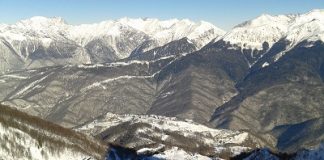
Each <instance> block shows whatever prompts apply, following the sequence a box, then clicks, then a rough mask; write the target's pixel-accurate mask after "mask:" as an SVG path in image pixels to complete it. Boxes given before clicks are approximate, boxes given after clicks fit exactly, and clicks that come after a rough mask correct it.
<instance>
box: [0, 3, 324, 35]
mask: <svg viewBox="0 0 324 160" xmlns="http://www.w3.org/2000/svg"><path fill="white" fill-rule="evenodd" d="M312 9H324V0H0V23H15V22H16V21H18V20H21V19H26V18H30V17H32V16H46V17H54V16H58V17H63V18H64V19H65V20H66V21H67V22H68V23H69V24H81V23H93V22H99V21H102V20H108V19H118V18H122V17H130V18H140V17H142V18H144V17H151V18H159V19H170V18H178V19H182V18H188V19H191V20H194V21H199V20H205V21H209V22H211V23H213V24H215V25H216V26H218V27H220V28H222V29H225V30H229V29H230V28H232V27H233V26H234V25H236V24H239V23H241V22H243V21H245V20H249V19H251V18H255V17H257V16H259V15H260V14H262V13H267V14H275V15H276V14H288V13H305V12H308V11H310V10H312Z"/></svg>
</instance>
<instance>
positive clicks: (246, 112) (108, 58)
mask: <svg viewBox="0 0 324 160" xmlns="http://www.w3.org/2000/svg"><path fill="white" fill-rule="evenodd" d="M0 40H1V41H0V72H2V74H1V75H0V90H1V92H0V102H1V104H2V105H6V106H11V107H14V108H16V109H18V110H20V111H23V112H26V113H28V114H31V115H34V116H37V117H40V118H42V119H45V120H47V121H51V122H54V123H56V124H59V125H61V126H64V127H68V128H72V129H74V130H75V131H77V132H82V133H84V134H87V135H88V136H90V137H91V136H94V137H97V138H98V139H100V140H101V141H103V142H105V143H107V144H113V145H114V146H115V145H116V146H122V147H127V148H128V149H133V150H135V153H136V154H141V153H143V152H141V151H143V150H145V148H146V150H145V153H147V152H148V153H149V155H153V154H158V153H160V154H162V153H163V152H164V153H165V154H166V153H171V152H172V153H173V152H174V151H175V150H176V151H179V152H182V151H184V152H193V153H197V154H199V156H205V158H208V157H214V158H215V157H221V158H222V157H223V158H229V157H230V156H237V155H239V154H233V153H234V151H233V152H226V154H229V155H230V156H228V155H227V156H224V154H221V153H220V152H216V151H218V150H217V147H215V146H213V145H216V144H218V143H217V142H216V141H219V136H216V135H214V133H215V132H217V133H218V132H219V130H222V131H223V133H224V134H223V136H225V135H229V136H230V137H232V138H233V137H235V135H236V134H244V133H246V134H247V135H248V136H246V137H248V138H246V141H244V143H240V145H239V147H240V148H241V149H242V148H244V147H245V149H246V150H240V151H239V152H243V151H251V150H253V149H256V148H261V147H267V148H269V149H271V150H272V151H273V152H287V153H294V152H296V151H299V150H301V149H303V148H306V149H312V148H314V147H316V146H319V145H320V144H321V143H323V140H324V125H323V122H324V121H323V115H324V109H323V106H324V84H323V82H324V11H323V10H312V11H310V12H308V13H304V14H291V15H277V16H272V15H265V14H264V15H261V16H259V17H257V18H255V19H253V20H249V21H246V22H243V23H241V24H239V25H237V26H235V27H234V28H233V29H231V30H230V31H228V32H225V31H223V30H221V29H219V28H218V27H215V26H214V25H212V24H211V23H208V22H204V21H201V22H192V21H190V20H187V19H184V20H177V19H171V20H164V21H160V20H158V19H129V18H122V19H119V20H114V21H104V22H100V23H97V24H84V25H77V26H76V25H69V24H67V23H66V22H65V21H64V20H63V19H62V18H45V17H33V18H31V19H27V20H22V21H19V22H17V23H16V24H12V25H7V24H1V25H0ZM149 115H151V116H152V115H158V116H156V117H155V118H154V117H150V116H149ZM168 117H176V120H175V119H172V118H168ZM164 123H167V124H164ZM167 125H170V126H173V125H174V126H175V127H174V128H172V127H171V129H170V128H168V127H166V126H167ZM182 125H183V126H189V127H188V128H190V127H197V126H199V127H198V128H199V130H201V131H199V132H198V131H197V130H190V131H188V130H186V129H183V128H182V127H183V126H182ZM204 127H206V128H208V131H206V132H204V129H205V128H204ZM124 128H130V129H132V130H127V129H124ZM202 128H204V129H202ZM206 130H207V129H206ZM161 132H162V133H161ZM207 133H208V134H207ZM195 134H196V135H200V137H197V136H196V137H195V138H194V136H193V135H195ZM165 137H169V138H170V139H171V140H170V143H167V142H168V141H166V139H165ZM225 137H226V136H225ZM251 139H253V140H254V141H251ZM172 141H174V142H172ZM187 141H191V142H192V144H190V145H187V144H186V143H184V142H187ZM201 141H203V142H201ZM221 141H222V143H220V144H221V146H218V149H219V148H223V149H224V150H226V151H228V150H231V147H232V148H233V146H232V145H233V143H229V142H227V141H228V139H226V140H224V139H223V140H221ZM134 144H137V145H134ZM207 144H208V145H207ZM234 144H237V143H234ZM195 145H196V146H197V147H192V146H195ZM185 146H186V147H185ZM198 146H204V147H206V146H207V149H206V148H205V150H206V151H209V150H210V148H214V150H212V151H211V152H202V151H199V147H198ZM211 146H213V147H211ZM175 147H177V148H178V149H177V148H175ZM235 147H237V146H234V148H235ZM148 148H149V149H148ZM115 149H116V148H115ZM224 153H225V152H224ZM265 153H266V154H267V153H268V151H267V150H259V151H256V152H255V155H254V156H263V155H262V154H265ZM115 154H116V155H117V152H114V153H112V155H113V156H116V155H115ZM259 154H260V155H259ZM268 155H269V154H268ZM159 156H160V157H161V155H159ZM251 156H252V155H251ZM162 157H163V156H162ZM193 159H194V158H193Z"/></svg>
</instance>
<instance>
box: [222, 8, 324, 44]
mask: <svg viewBox="0 0 324 160" xmlns="http://www.w3.org/2000/svg"><path fill="white" fill-rule="evenodd" d="M323 26H324V10H319V9H316V10H312V11H310V12H308V13H305V14H299V15H277V16H272V15H267V14H263V15H261V16H259V17H257V18H255V19H252V20H250V21H246V22H244V23H242V24H239V25H237V26H236V27H234V28H233V29H232V30H231V31H229V32H228V33H226V34H225V35H224V36H223V37H222V39H223V40H224V41H226V42H230V43H231V44H235V45H237V46H239V47H241V48H249V49H257V50H261V49H262V44H263V43H264V42H267V43H268V44H269V46H270V47H271V46H272V45H273V44H274V43H276V42H278V41H279V40H280V39H282V38H285V39H287V40H288V41H290V42H291V43H292V44H298V43H300V42H302V41H304V40H309V41H316V40H323V39H324V38H323V32H324V27H323Z"/></svg>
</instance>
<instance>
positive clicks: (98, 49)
mask: <svg viewBox="0 0 324 160" xmlns="http://www.w3.org/2000/svg"><path fill="white" fill-rule="evenodd" d="M224 33H225V32H224V31H222V30H221V29H219V28H217V27H215V26H214V25H212V24H210V23H208V22H204V21H201V22H193V21H190V20H188V19H183V20H178V19H171V20H163V21H160V20H158V19H129V18H122V19H119V20H110V21H103V22H100V23H96V24H83V25H69V24H67V23H66V22H65V21H64V20H63V19H62V18H46V17H32V18H30V19H26V20H22V21H19V22H17V23H16V24H13V25H6V24H2V25H0V50H1V51H2V55H1V56H0V62H1V66H0V70H1V71H2V72H4V71H7V70H16V69H25V68H35V67H42V66H50V65H59V64H63V65H64V64H80V63H98V62H111V61H115V60H118V59H122V58H126V57H128V56H129V55H130V54H131V52H132V51H133V50H135V49H136V48H137V47H139V46H141V45H142V44H143V43H148V42H151V43H152V45H150V46H147V47H145V49H144V48H143V51H145V50H149V49H153V48H155V47H159V46H163V45H165V44H166V43H169V42H171V41H174V40H179V39H182V38H185V37H187V38H188V39H190V40H191V41H192V42H193V43H194V44H195V46H196V47H197V48H201V47H202V46H204V45H205V44H207V43H208V42H209V41H210V40H212V39H214V38H219V37H220V36H222V35H223V34H224ZM12 64H15V65H12Z"/></svg>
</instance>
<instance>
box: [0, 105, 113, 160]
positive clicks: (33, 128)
mask: <svg viewBox="0 0 324 160" xmlns="http://www.w3.org/2000/svg"><path fill="white" fill-rule="evenodd" d="M0 110H1V112H0V122H1V123H0V144H1V147H0V159H3V160H18V159H21V160H23V159H33V160H43V159H48V160H50V159H53V160H54V159H75V160H83V159H98V160H101V159H104V157H105V155H106V152H107V151H108V150H107V147H106V146H105V145H103V144H101V142H99V141H97V140H94V139H93V138H90V137H87V136H85V135H83V134H80V133H77V132H74V131H72V130H70V129H66V128H63V127H60V126H58V125H55V124H53V123H50V122H47V121H44V120H42V119H40V118H37V117H33V116H29V115H27V114H25V113H22V112H20V111H17V110H15V109H12V108H9V107H6V106H0Z"/></svg>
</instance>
